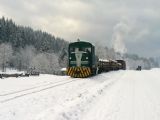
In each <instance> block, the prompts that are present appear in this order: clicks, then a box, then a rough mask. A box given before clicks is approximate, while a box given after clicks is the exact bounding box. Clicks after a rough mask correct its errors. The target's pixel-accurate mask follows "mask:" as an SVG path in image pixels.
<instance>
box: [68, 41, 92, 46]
mask: <svg viewBox="0 0 160 120" xmlns="http://www.w3.org/2000/svg"><path fill="white" fill-rule="evenodd" d="M69 45H70V46H73V45H78V46H79V45H86V46H93V45H92V44H91V43H90V42H85V41H78V42H72V43H70V44H69Z"/></svg>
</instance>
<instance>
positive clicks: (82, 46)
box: [66, 41, 126, 78]
mask: <svg viewBox="0 0 160 120" xmlns="http://www.w3.org/2000/svg"><path fill="white" fill-rule="evenodd" d="M120 69H121V70H125V69H126V63H125V61H124V60H103V59H99V58H98V57H97V56H96V54H95V46H94V45H92V44H91V43H90V42H85V41H77V42H72V43H70V44H69V46H68V66H67V71H66V74H67V75H68V76H71V77H74V78H86V77H90V76H94V75H97V74H100V73H102V72H108V71H113V70H120Z"/></svg>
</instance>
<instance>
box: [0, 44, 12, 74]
mask: <svg viewBox="0 0 160 120" xmlns="http://www.w3.org/2000/svg"><path fill="white" fill-rule="evenodd" d="M12 53H13V50H12V46H11V45H10V44H4V43H3V44H0V65H1V68H2V71H3V72H5V71H6V67H7V65H8V63H9V61H10V59H11V57H12Z"/></svg>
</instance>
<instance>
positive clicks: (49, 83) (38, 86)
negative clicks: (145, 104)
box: [0, 80, 66, 96]
mask: <svg viewBox="0 0 160 120" xmlns="http://www.w3.org/2000/svg"><path fill="white" fill-rule="evenodd" d="M65 81H66V80H61V81H57V82H47V83H43V84H41V85H37V86H34V87H30V88H26V89H22V90H17V91H11V92H7V93H1V94H0V96H8V95H13V94H16V93H21V92H24V91H29V90H32V89H36V88H40V87H45V86H48V85H52V84H56V83H60V82H65Z"/></svg>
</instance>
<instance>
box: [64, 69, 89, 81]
mask: <svg viewBox="0 0 160 120" xmlns="http://www.w3.org/2000/svg"><path fill="white" fill-rule="evenodd" d="M67 75H69V76H71V77H75V78H86V77H88V76H90V75H91V69H90V68H89V67H69V68H68V69H67Z"/></svg>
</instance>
